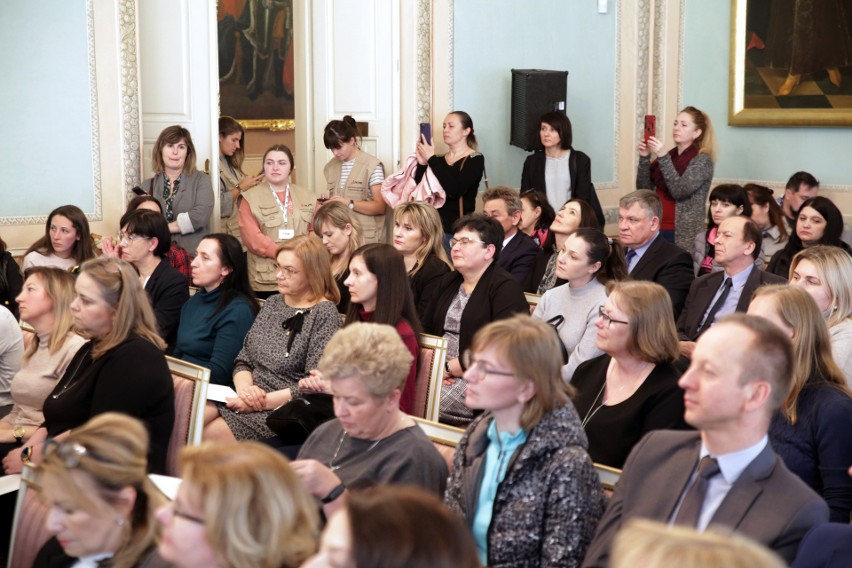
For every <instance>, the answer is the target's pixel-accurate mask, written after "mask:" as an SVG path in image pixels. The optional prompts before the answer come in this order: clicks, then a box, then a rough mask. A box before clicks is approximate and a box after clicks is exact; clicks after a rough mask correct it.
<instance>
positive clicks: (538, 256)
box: [524, 249, 568, 294]
mask: <svg viewBox="0 0 852 568" xmlns="http://www.w3.org/2000/svg"><path fill="white" fill-rule="evenodd" d="M554 254H557V252H556V251H553V252H551V251H548V250H544V249H542V250H540V251H538V252H537V253H535V258H534V259H533V264H532V267H531V268H530V271H529V272H528V273H527V277H526V278H525V279H524V292H529V293H530V294H538V285H539V284H541V280H542V278H544V273H545V272H547V262H548V261H549V260H550V257H551V256H552V255H554ZM567 283H568V281H567V280H562V279H561V278H556V282H555V283H554V284H553V288H556V287H557V286H562V285H563V284H567Z"/></svg>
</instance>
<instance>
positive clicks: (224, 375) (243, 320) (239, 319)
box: [174, 233, 260, 386]
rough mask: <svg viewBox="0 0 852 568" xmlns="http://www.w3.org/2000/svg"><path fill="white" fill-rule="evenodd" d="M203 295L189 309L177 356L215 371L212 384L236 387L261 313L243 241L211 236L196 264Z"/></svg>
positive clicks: (193, 299) (192, 300)
mask: <svg viewBox="0 0 852 568" xmlns="http://www.w3.org/2000/svg"><path fill="white" fill-rule="evenodd" d="M192 283H193V284H195V285H196V286H198V291H197V292H196V293H195V294H194V295H193V296H192V297H191V298H190V299H189V301H188V302H186V303H185V304H184V305H183V309H181V313H180V326H179V327H178V333H177V346H176V347H175V352H174V356H175V357H177V358H178V359H183V360H184V361H188V362H189V363H194V364H196V365H201V366H202V367H206V368H208V369H210V382H211V383H214V384H218V385H228V386H233V385H234V379H233V374H234V361H235V359H236V357H237V354H238V353H239V352H240V350H241V349H242V347H243V340H244V339H245V337H246V334H247V333H248V331H249V329H250V328H251V326H252V324H253V323H254V318H255V316H256V315H257V313H258V311H260V304H258V302H257V299H256V298H255V297H254V292H253V291H252V289H251V287H250V286H249V280H248V270H247V268H246V258H245V255H244V254H243V251H242V248H241V247H240V242H239V241H238V240H237V239H236V238H235V237H232V236H230V235H225V234H223V233H211V234H209V235H207V236H206V237H204V238H203V239H201V242H200V243H198V248H197V249H196V255H195V258H194V259H193V261H192Z"/></svg>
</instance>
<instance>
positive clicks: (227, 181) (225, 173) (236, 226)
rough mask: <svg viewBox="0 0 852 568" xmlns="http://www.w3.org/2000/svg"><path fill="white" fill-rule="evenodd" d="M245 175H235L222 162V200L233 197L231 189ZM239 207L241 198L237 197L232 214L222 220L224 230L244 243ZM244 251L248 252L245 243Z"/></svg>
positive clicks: (220, 191)
mask: <svg viewBox="0 0 852 568" xmlns="http://www.w3.org/2000/svg"><path fill="white" fill-rule="evenodd" d="M244 177H245V176H243V175H241V174H240V172H236V175H234V173H233V172H231V169H230V168H223V167H221V164H220V167H219V199H220V200H225V199H231V189H232V188H234V187H236V186H238V185H239V184H240V181H241V180H242V179H243V178H244ZM239 209H240V202H239V198H237V200H236V201H234V207H233V209H232V210H231V214H230V215H228V216H227V217H223V218H222V219H223V220H222V230H223V231H224V232H225V233H226V234H228V235H232V236H234V237H236V238H237V240H238V241H240V244H242V239H241V238H240V222H239V220H238V217H239V215H238V213H239ZM243 252H246V246H245V245H243Z"/></svg>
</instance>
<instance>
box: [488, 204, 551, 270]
mask: <svg viewBox="0 0 852 568" xmlns="http://www.w3.org/2000/svg"><path fill="white" fill-rule="evenodd" d="M482 203H483V208H482V209H483V210H482V212H483V213H485V214H486V215H488V216H489V217H493V218H494V219H496V220H497V222H498V223H500V226H501V227H503V248H502V250H501V251H500V256H499V258H498V259H497V265H498V266H499V267H500V268H502V269H503V270H505V271H506V272H508V273H510V274H511V275H512V276H514V278H515V280H517V281H518V282H521V283H523V281H524V280H525V279H526V277H527V273H528V272H529V271H530V268H532V265H533V262H534V261H535V255H536V253H538V246H537V245H536V244H535V241H534V240H532V239H531V238H530V237H529V236H528V235H526V234H525V233H523V232H522V231H521V230H520V229H518V224H519V223H520V222H521V209H522V207H523V204H522V203H521V197H520V195H519V194H518V191H517V190H515V189H512V188H510V187H495V188H493V189H489V190H488V191H486V192H485V193H483V194H482Z"/></svg>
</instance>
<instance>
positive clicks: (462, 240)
mask: <svg viewBox="0 0 852 568" xmlns="http://www.w3.org/2000/svg"><path fill="white" fill-rule="evenodd" d="M473 243H479V244H481V245H488V243H486V242H485V241H482V240H478V239H469V238H467V237H462V238H460V239H450V248H453V247H454V246H456V245H461V247H462V248H467V246H468V245H471V244H473Z"/></svg>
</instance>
